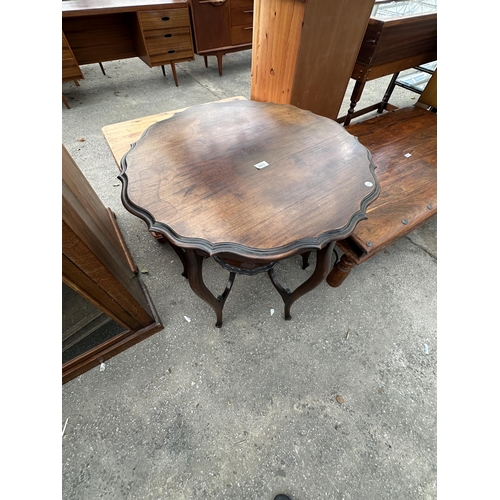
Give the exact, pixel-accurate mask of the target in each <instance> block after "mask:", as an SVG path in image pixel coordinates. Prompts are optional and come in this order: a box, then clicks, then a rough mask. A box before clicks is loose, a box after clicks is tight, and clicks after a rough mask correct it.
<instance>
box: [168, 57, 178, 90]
mask: <svg viewBox="0 0 500 500" xmlns="http://www.w3.org/2000/svg"><path fill="white" fill-rule="evenodd" d="M170 67H171V68H172V75H173V76H174V82H175V86H176V87H178V86H179V80H177V71H176V69H175V62H174V61H170Z"/></svg>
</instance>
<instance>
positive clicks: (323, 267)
mask: <svg viewBox="0 0 500 500" xmlns="http://www.w3.org/2000/svg"><path fill="white" fill-rule="evenodd" d="M334 246H335V242H334V241H332V242H331V243H329V244H328V245H327V246H326V247H324V248H322V249H321V250H317V251H316V267H315V269H314V272H313V273H312V275H311V276H310V277H309V278H308V279H307V280H306V281H304V283H302V284H301V285H299V286H298V287H297V288H296V289H295V290H294V291H293V292H291V291H290V290H288V289H285V288H283V287H282V286H281V285H280V283H279V282H278V281H277V279H276V276H275V274H274V269H270V270H269V271H268V274H269V277H270V278H271V282H272V283H273V285H274V287H275V288H276V290H278V293H279V294H280V295H281V298H282V299H283V302H284V303H285V319H286V320H290V319H292V316H291V315H290V308H291V307H292V304H293V303H294V302H295V301H296V300H297V299H299V298H300V297H302V295H305V294H306V293H308V292H310V291H311V290H313V289H314V288H316V287H317V286H318V285H319V284H320V283H321V282H322V281H323V280H324V279H325V277H326V275H327V274H328V271H329V270H330V266H331V263H332V253H333V247H334Z"/></svg>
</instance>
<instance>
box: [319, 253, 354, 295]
mask: <svg viewBox="0 0 500 500" xmlns="http://www.w3.org/2000/svg"><path fill="white" fill-rule="evenodd" d="M355 265H356V262H355V261H354V260H353V259H351V258H350V257H348V256H347V255H346V254H344V255H342V257H341V259H340V261H339V262H337V263H336V264H335V265H334V266H333V269H332V270H331V271H330V273H329V274H328V276H327V277H326V282H327V283H328V284H329V285H330V286H333V287H338V286H340V285H341V284H342V283H343V282H344V280H345V279H346V278H347V276H348V275H349V273H350V272H351V270H352V268H353V267H354V266H355Z"/></svg>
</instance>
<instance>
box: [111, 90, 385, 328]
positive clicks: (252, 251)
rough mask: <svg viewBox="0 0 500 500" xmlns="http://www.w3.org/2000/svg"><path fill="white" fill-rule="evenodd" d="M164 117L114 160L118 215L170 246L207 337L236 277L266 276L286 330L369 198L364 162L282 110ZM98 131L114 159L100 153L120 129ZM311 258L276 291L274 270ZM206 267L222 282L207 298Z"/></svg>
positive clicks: (335, 127) (336, 138)
mask: <svg viewBox="0 0 500 500" xmlns="http://www.w3.org/2000/svg"><path fill="white" fill-rule="evenodd" d="M169 116H171V117H170V118H168V119H162V120H161V121H157V122H156V123H153V124H152V125H151V124H150V123H151V120H150V121H149V122H148V121H147V120H146V121H145V122H144V123H143V126H144V128H146V127H147V128H146V130H145V131H144V132H143V134H142V136H141V137H140V138H139V139H138V140H136V142H134V143H133V144H132V145H131V147H130V149H129V150H128V152H126V154H125V155H124V156H123V157H122V158H121V162H120V165H121V173H120V175H119V176H118V178H119V179H120V181H121V182H122V193H121V197H122V202H123V204H124V206H125V208H126V209H127V210H128V211H129V212H131V213H132V214H134V215H135V216H137V217H139V218H141V219H142V220H143V221H144V222H145V223H146V224H147V227H148V229H149V231H150V232H151V233H153V234H154V235H156V236H158V235H161V236H162V237H164V238H165V239H166V240H167V241H168V242H169V243H170V245H171V246H172V247H173V249H174V250H175V251H176V253H177V255H179V257H180V259H181V261H182V263H183V266H184V273H183V274H184V275H185V276H186V277H187V278H188V280H189V284H190V286H191V288H192V290H193V291H194V292H195V293H196V294H197V295H198V296H199V297H200V298H202V299H203V300H204V301H205V302H206V303H208V304H209V305H210V306H211V307H212V309H213V310H214V311H215V313H216V316H217V323H216V326H217V327H220V326H222V309H223V307H224V303H225V301H226V299H227V297H228V295H229V292H230V290H231V287H232V284H233V282H234V279H235V275H236V274H238V273H243V274H256V273H259V272H267V273H268V275H269V277H270V279H271V282H272V283H273V285H274V286H275V288H276V290H277V291H278V293H279V294H280V296H281V297H282V299H283V302H284V306H285V319H290V318H291V315H290V308H291V306H292V304H293V303H294V302H295V301H296V300H297V299H298V298H299V297H301V296H302V295H304V294H305V293H307V292H309V291H311V290H312V289H313V288H315V287H316V286H318V285H319V284H320V283H321V282H322V281H323V280H324V279H325V277H326V275H327V274H328V272H329V271H330V268H331V259H332V252H333V247H334V245H335V242H336V241H337V240H342V239H345V238H346V237H348V236H349V235H350V234H351V232H352V231H353V229H354V228H355V226H356V224H357V223H358V222H359V221H360V220H363V219H366V209H367V206H368V205H369V204H370V203H371V202H372V201H373V200H374V199H375V198H376V197H377V196H378V193H379V189H380V188H379V183H378V181H377V179H376V177H375V175H374V168H375V165H374V164H373V162H372V161H371V154H370V152H369V151H368V150H367V149H366V148H365V147H364V146H362V145H361V144H360V143H359V142H358V140H357V139H356V138H355V137H354V136H352V135H350V134H349V133H348V132H347V131H345V130H344V128H343V127H342V126H340V125H339V124H338V123H336V122H335V121H333V120H330V119H328V118H324V117H321V116H318V115H315V114H313V113H311V112H310V111H304V110H302V109H299V108H296V107H294V106H291V105H284V104H272V103H261V102H254V101H247V100H233V101H229V102H221V101H218V102H213V103H209V104H202V105H198V106H193V107H190V108H187V109H185V110H182V111H180V112H178V113H176V114H173V115H169ZM132 122H133V121H131V123H132ZM136 122H137V121H136ZM147 123H149V126H147V125H146V124H147ZM113 127H118V129H116V128H113ZM144 128H143V129H142V130H144ZM103 130H104V134H105V137H106V139H107V141H108V144H110V147H111V150H112V151H113V152H114V154H115V158H116V154H117V153H116V151H117V150H116V148H115V147H114V145H113V144H112V143H113V142H114V141H117V140H120V134H119V133H118V134H117V130H122V131H123V130H125V129H124V128H123V127H122V128H121V129H120V128H119V124H117V125H114V126H108V127H105V129H103ZM123 136H124V137H127V133H126V132H125V133H124V134H123ZM129 144H130V143H129ZM117 161H118V159H117ZM313 250H315V251H316V253H317V258H316V267H315V269H314V271H313V272H312V274H311V275H310V276H309V277H308V278H307V279H306V280H305V281H304V282H303V283H302V284H301V285H299V286H298V287H297V288H296V289H295V290H293V291H290V290H288V289H286V288H285V287H283V286H282V285H281V284H280V283H279V282H278V281H277V279H276V276H275V273H274V271H273V267H274V266H275V264H276V263H277V262H279V261H281V260H283V259H286V258H289V257H291V256H293V255H297V254H299V255H302V256H303V263H304V265H303V267H305V266H306V265H307V263H308V262H307V260H308V256H309V254H310V253H311V251H313ZM207 257H214V258H215V260H216V261H217V262H218V263H219V264H221V265H222V266H223V267H224V268H225V269H227V270H228V271H229V281H228V284H227V286H226V288H225V290H224V292H223V293H222V295H219V296H217V297H216V296H215V295H213V294H212V292H211V291H210V290H209V289H208V287H207V286H206V285H205V283H204V281H203V272H202V268H203V260H204V258H207Z"/></svg>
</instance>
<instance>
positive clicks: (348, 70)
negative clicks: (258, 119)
mask: <svg viewBox="0 0 500 500" xmlns="http://www.w3.org/2000/svg"><path fill="white" fill-rule="evenodd" d="M373 3H374V0H355V1H353V0H336V1H335V2H325V1H322V0H309V1H308V2H304V1H303V0H255V5H254V37H253V57H252V86H251V98H252V100H255V101H263V102H275V103H279V104H293V105H294V106H297V107H299V108H302V109H307V110H309V111H312V112H313V113H316V114H318V115H321V116H326V117H328V118H333V119H335V118H337V115H338V112H339V110H340V107H341V105H342V101H343V98H344V95H345V91H346V89H347V85H348V83H349V79H350V77H351V74H352V71H353V67H354V63H355V61H356V57H357V55H358V51H359V48H360V46H361V41H362V39H363V35H364V33H365V30H366V26H367V24H368V20H369V17H370V12H371V9H372V7H373Z"/></svg>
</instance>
